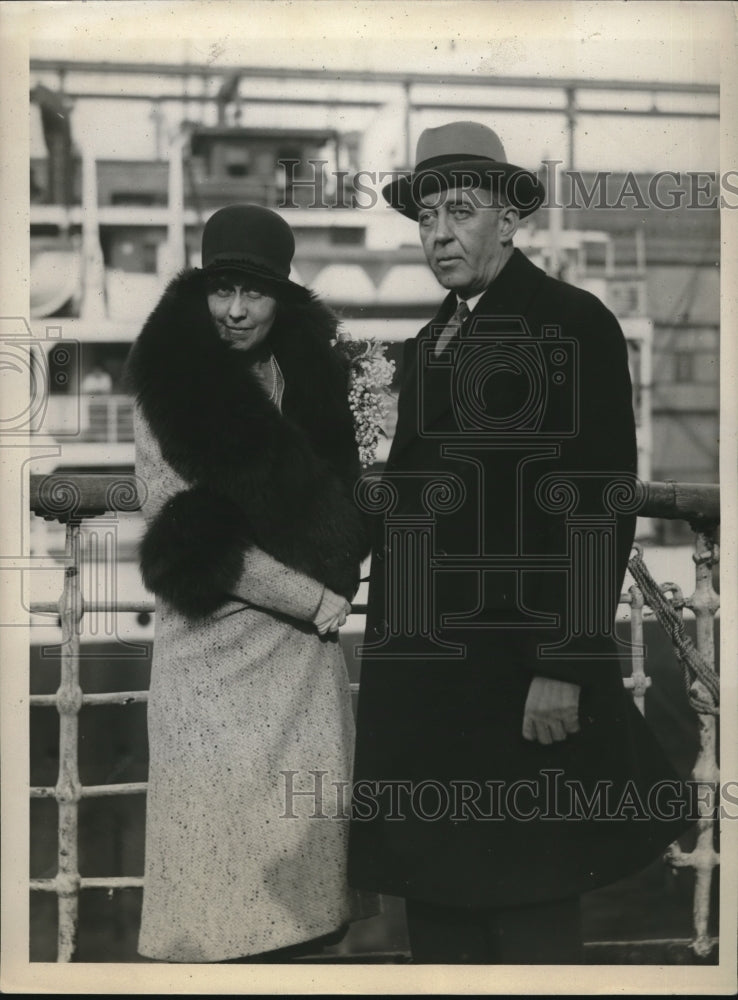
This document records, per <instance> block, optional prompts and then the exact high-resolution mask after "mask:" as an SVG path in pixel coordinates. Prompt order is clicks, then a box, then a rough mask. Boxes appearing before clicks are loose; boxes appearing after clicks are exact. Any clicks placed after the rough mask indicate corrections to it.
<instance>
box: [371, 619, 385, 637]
mask: <svg viewBox="0 0 738 1000" xmlns="http://www.w3.org/2000/svg"><path fill="white" fill-rule="evenodd" d="M387 626H388V623H387V622H386V621H385V619H384V618H382V619H380V621H378V622H377V624H376V625H375V626H374V634H375V635H384V634H385V632H386V631H387Z"/></svg>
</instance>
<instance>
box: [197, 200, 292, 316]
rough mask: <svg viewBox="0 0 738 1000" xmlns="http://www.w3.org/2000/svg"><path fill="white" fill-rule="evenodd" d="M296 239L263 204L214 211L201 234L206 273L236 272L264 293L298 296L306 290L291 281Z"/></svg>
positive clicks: (236, 206)
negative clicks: (282, 293)
mask: <svg viewBox="0 0 738 1000" xmlns="http://www.w3.org/2000/svg"><path fill="white" fill-rule="evenodd" d="M294 255H295V237H294V235H293V233H292V230H291V229H290V227H289V225H288V224H287V223H286V222H285V221H284V219H283V218H282V217H281V215H278V214H277V213H276V212H273V211H272V210H271V209H270V208H264V206H263V205H226V206H225V208H219V209H218V211H217V212H214V213H213V214H212V215H211V216H210V218H209V219H208V221H207V222H206V223H205V228H204V229H203V233H202V267H203V270H204V271H206V272H213V271H224V270H237V271H242V272H243V273H244V274H247V275H249V276H250V277H251V278H253V279H255V280H256V282H257V283H261V284H262V285H263V286H264V287H265V288H266V289H267V291H269V292H271V291H274V292H276V293H277V295H278V294H279V292H280V291H282V292H288V293H291V294H292V295H298V296H301V297H304V296H307V295H308V292H307V289H305V288H303V287H302V285H298V284H297V283H296V282H294V281H290V277H289V275H290V266H291V264H292V258H293V257H294Z"/></svg>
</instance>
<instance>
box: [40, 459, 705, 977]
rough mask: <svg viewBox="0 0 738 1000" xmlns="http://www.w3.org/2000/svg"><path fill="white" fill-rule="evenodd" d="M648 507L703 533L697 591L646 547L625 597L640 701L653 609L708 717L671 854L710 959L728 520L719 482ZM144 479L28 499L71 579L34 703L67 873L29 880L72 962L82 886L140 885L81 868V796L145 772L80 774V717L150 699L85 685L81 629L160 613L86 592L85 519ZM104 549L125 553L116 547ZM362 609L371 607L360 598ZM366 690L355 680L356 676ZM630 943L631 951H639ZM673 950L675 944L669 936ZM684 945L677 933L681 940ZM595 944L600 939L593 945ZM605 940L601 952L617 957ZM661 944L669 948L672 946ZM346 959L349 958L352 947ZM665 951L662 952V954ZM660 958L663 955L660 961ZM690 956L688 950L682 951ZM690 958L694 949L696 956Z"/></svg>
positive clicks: (113, 790)
mask: <svg viewBox="0 0 738 1000" xmlns="http://www.w3.org/2000/svg"><path fill="white" fill-rule="evenodd" d="M641 487H642V490H641V496H642V499H641V501H640V505H639V508H638V513H639V515H641V516H644V517H651V518H669V519H683V520H685V521H688V522H689V523H690V524H691V526H692V528H693V530H694V532H695V551H694V556H693V559H694V562H695V566H696V574H695V590H694V593H693V594H692V595H691V596H689V597H684V596H683V594H682V592H681V590H680V588H678V587H677V586H676V585H675V584H673V583H664V584H661V585H658V584H656V583H655V581H654V580H653V579H652V577H651V576H650V574H649V573H648V571H647V570H646V569H645V566H644V564H643V562H642V559H641V552H640V550H637V551H636V554H635V556H634V558H633V559H632V560H631V567H630V568H631V573H632V574H633V576H634V579H635V580H636V582H635V583H634V584H633V585H632V586H631V587H630V588H629V590H628V592H627V593H625V594H622V595H621V598H620V600H621V604H625V605H628V606H629V612H630V614H629V618H630V641H631V643H632V644H633V645H634V648H635V652H634V655H633V659H632V667H631V673H630V675H629V676H627V677H625V678H624V684H625V686H626V687H627V688H628V689H629V690H630V691H631V693H632V696H633V698H634V700H635V703H636V705H637V706H638V708H639V709H640V711H641V712H643V711H644V704H645V692H646V690H647V689H648V687H649V685H650V683H651V678H650V677H649V676H648V675H647V673H646V670H645V661H644V655H643V640H644V628H643V626H644V617H645V615H646V613H647V612H648V611H649V610H651V611H653V612H654V613H655V615H656V617H657V618H658V619H659V621H660V622H661V623H662V624H663V625H664V627H665V628H666V629H667V631H668V632H669V634H670V637H671V639H672V642H673V646H674V650H675V653H676V655H677V657H678V658H679V660H680V661H681V663H682V665H683V669H684V671H685V677H686V679H687V685H688V691H689V698H690V704H691V705H692V706H693V708H694V709H695V711H696V712H697V718H698V722H699V751H698V755H697V759H696V761H695V763H694V767H693V769H692V778H693V779H694V780H695V781H699V782H701V783H702V786H701V787H707V788H709V789H711V790H712V793H713V794H712V795H711V796H700V798H699V801H698V811H699V816H698V821H697V836H696V842H695V845H694V848H693V849H692V850H691V851H689V852H684V851H682V850H681V849H680V848H679V846H678V845H676V844H674V845H672V846H671V848H670V849H669V851H668V852H667V855H666V860H667V861H668V862H669V864H671V865H672V866H673V867H674V868H692V869H694V872H695V886H694V899H693V936H692V939H691V941H690V942H689V946H688V947H689V950H690V951H691V954H692V956H693V959H705V958H709V957H710V956H711V955H712V953H714V950H715V945H716V943H717V941H716V939H713V938H712V937H711V936H710V934H709V919H710V898H711V884H712V879H713V872H714V869H715V867H716V866H717V864H718V863H719V856H718V854H717V853H716V851H715V849H714V837H715V815H716V794H717V789H718V766H717V754H716V716H717V713H718V710H719V709H718V691H719V685H718V679H717V673H716V670H715V641H714V632H715V627H714V622H715V616H716V613H717V611H718V608H719V600H718V596H717V594H716V592H715V590H714V588H713V573H714V570H715V567H716V566H717V562H718V547H717V542H716V535H717V530H718V524H719V518H720V499H719V488H718V487H717V486H715V485H699V484H683V483H643V484H641ZM143 492H144V487H143V484H142V483H141V482H140V481H139V480H137V478H136V477H135V476H132V475H131V476H121V475H67V476H61V475H49V476H40V475H36V476H32V477H31V488H30V507H31V510H32V511H33V512H34V514H36V515H37V516H39V517H43V518H45V519H47V520H50V521H56V522H59V523H62V524H64V525H66V545H65V557H64V585H63V591H62V594H61V596H60V598H59V600H58V602H53V601H51V602H48V601H47V602H44V601H39V602H33V603H32V604H31V612H32V613H34V614H49V613H52V614H53V613H56V614H58V616H59V620H60V623H61V629H62V642H61V647H60V649H59V656H60V663H61V676H60V683H59V687H58V690H57V692H56V694H33V695H31V697H30V703H31V706H32V707H37V706H56V709H57V712H58V714H59V772H58V779H57V782H56V785H55V786H34V787H32V788H31V790H30V792H31V796H32V797H33V798H47V799H55V800H56V802H57V804H58V810H59V812H58V844H57V872H56V875H55V876H54V877H53V878H34V879H32V880H31V883H30V885H31V889H32V890H35V891H39V892H52V893H55V894H56V895H57V897H58V931H57V961H59V962H69V961H71V960H72V959H73V957H74V954H75V950H76V937H77V929H78V923H79V919H78V918H79V894H80V891H81V890H82V889H107V890H109V891H110V892H112V891H114V890H117V889H123V888H133V887H140V886H142V884H143V879H142V878H140V877H95V878H83V877H81V875H80V871H79V859H78V821H79V805H80V802H81V801H82V800H83V799H88V798H96V797H101V796H120V795H140V794H143V793H145V791H146V783H145V782H127V783H119V784H112V783H110V784H101V785H83V784H82V782H81V780H80V774H79V732H78V721H79V714H80V710H81V708H82V707H83V706H99V705H131V704H136V703H141V702H145V701H146V700H147V698H148V692H147V691H145V690H132V691H117V692H111V693H95V694H92V693H87V694H86V693H84V692H83V690H82V688H81V685H80V636H81V632H82V623H83V620H84V615H85V613H86V612H87V613H89V612H98V613H103V614H106V615H114V614H115V613H117V612H138V613H151V612H153V611H154V604H153V601H150V600H143V601H125V600H124V601H118V600H116V599H114V598H112V599H111V600H109V601H86V600H85V598H84V596H83V594H82V590H81V585H80V566H81V558H80V542H81V525H82V522H83V521H84V520H86V519H88V518H95V517H101V516H103V515H106V514H109V513H111V512H112V513H130V512H133V511H136V510H138V509H139V508H140V505H141V498H142V495H143ZM106 548H107V551H106V552H105V557H106V558H112V559H114V558H115V552H114V551H110V547H109V546H108V547H106ZM685 608H688V609H690V610H691V611H692V613H693V614H694V617H695V620H696V646H695V645H693V644H692V642H691V640H690V639H689V637H688V636H687V635H686V633H685V631H684V629H683V626H682V615H683V610H684V609H685ZM353 610H354V613H362V612H363V611H364V610H365V609H364V607H363V606H359V605H355V606H354V609H353ZM352 687H353V688H354V689H356V687H357V685H352ZM632 944H633V943H630V945H631V951H632V950H633V949H632ZM663 944H664V946H665V947H666V950H667V951H668V952H669V953H670V954H671V953H673V951H674V949H673V947H667V946H673V945H674V944H675V942H663ZM676 944H679V942H676ZM594 947H595V949H597V948H598V947H599V946H597V945H595V946H594ZM608 948H610V951H611V946H609V945H604V946H602V947H601V948H600V952H601V953H602V954H603V955H605V954H607V955H610V951H608ZM662 951H663V949H662ZM342 957H343V956H342ZM662 957H663V956H662ZM603 960H605V959H603ZM656 960H658V959H656ZM680 960H681V961H684V960H685V959H684V957H683V956H682V958H681V959H680ZM687 960H688V959H687Z"/></svg>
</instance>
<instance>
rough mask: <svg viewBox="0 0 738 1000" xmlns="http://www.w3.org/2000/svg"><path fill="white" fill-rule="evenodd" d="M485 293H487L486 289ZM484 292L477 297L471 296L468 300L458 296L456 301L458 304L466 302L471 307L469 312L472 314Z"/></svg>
mask: <svg viewBox="0 0 738 1000" xmlns="http://www.w3.org/2000/svg"><path fill="white" fill-rule="evenodd" d="M484 291H486V289H485V290H484ZM484 291H481V292H479V293H478V294H477V295H470V296H469V298H468V299H461V298H460V297H459V296H458V295H457V296H456V300H457V302H462V301H463V302H466V304H467V306H468V307H469V312H471V311H472V309H474V307H475V306H476V304H477V302H479V300H480V299H481V297H482V296H483V295H484Z"/></svg>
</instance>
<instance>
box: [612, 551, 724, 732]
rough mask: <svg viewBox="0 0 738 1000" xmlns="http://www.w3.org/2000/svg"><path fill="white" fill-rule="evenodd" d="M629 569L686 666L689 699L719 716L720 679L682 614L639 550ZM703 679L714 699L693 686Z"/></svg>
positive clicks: (705, 711)
mask: <svg viewBox="0 0 738 1000" xmlns="http://www.w3.org/2000/svg"><path fill="white" fill-rule="evenodd" d="M628 569H629V570H630V572H631V575H632V576H633V579H634V580H635V582H636V583H637V584H638V586H639V587H640V589H641V592H642V593H643V597H644V600H645V601H646V603H647V604H648V605H649V607H650V608H651V609H652V610H653V613H654V614H655V615H656V618H657V619H658V621H659V624H660V625H661V627H662V628H663V629H664V630H665V631H666V632H667V633H668V635H669V637H670V638H671V642H672V645H673V647H674V650H675V651H676V654H677V657H678V658H679V661H680V663H681V664H682V667H683V669H684V683H685V686H686V688H687V698H688V699H689V704H690V705H691V706H692V708H693V709H694V710H695V711H696V712H699V713H700V714H701V715H719V714H720V709H719V707H718V706H719V703H720V679H719V678H718V675H717V674H716V673H715V671H714V670H713V669H712V667H711V666H710V664H709V663H708V662H707V660H706V659H705V658H704V656H703V655H702V654H701V653H700V651H699V650H698V649H697V648H696V646H695V645H694V643H693V642H692V640H691V639H690V638H689V636H688V635H687V633H686V631H685V629H684V622H683V621H682V617H681V615H680V614H678V612H677V610H676V608H675V607H674V605H673V604H672V603H671V601H668V600H667V599H666V597H665V596H664V594H663V592H662V590H661V588H660V587H659V585H658V584H657V583H656V581H655V580H654V578H653V577H652V576H651V574H650V573H649V571H648V569H647V567H646V564H645V563H644V562H643V558H642V556H641V553H640V551H636V553H635V555H633V556H631V558H630V560H629V562H628ZM695 681H700V683H701V684H703V685H704V687H705V688H706V690H707V691H708V692H709V693H710V695H711V696H712V699H713V700H712V701H711V700H709V699H707V698H702V697H700V696H699V695H698V694H695V692H694V690H693V685H694V682H695Z"/></svg>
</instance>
